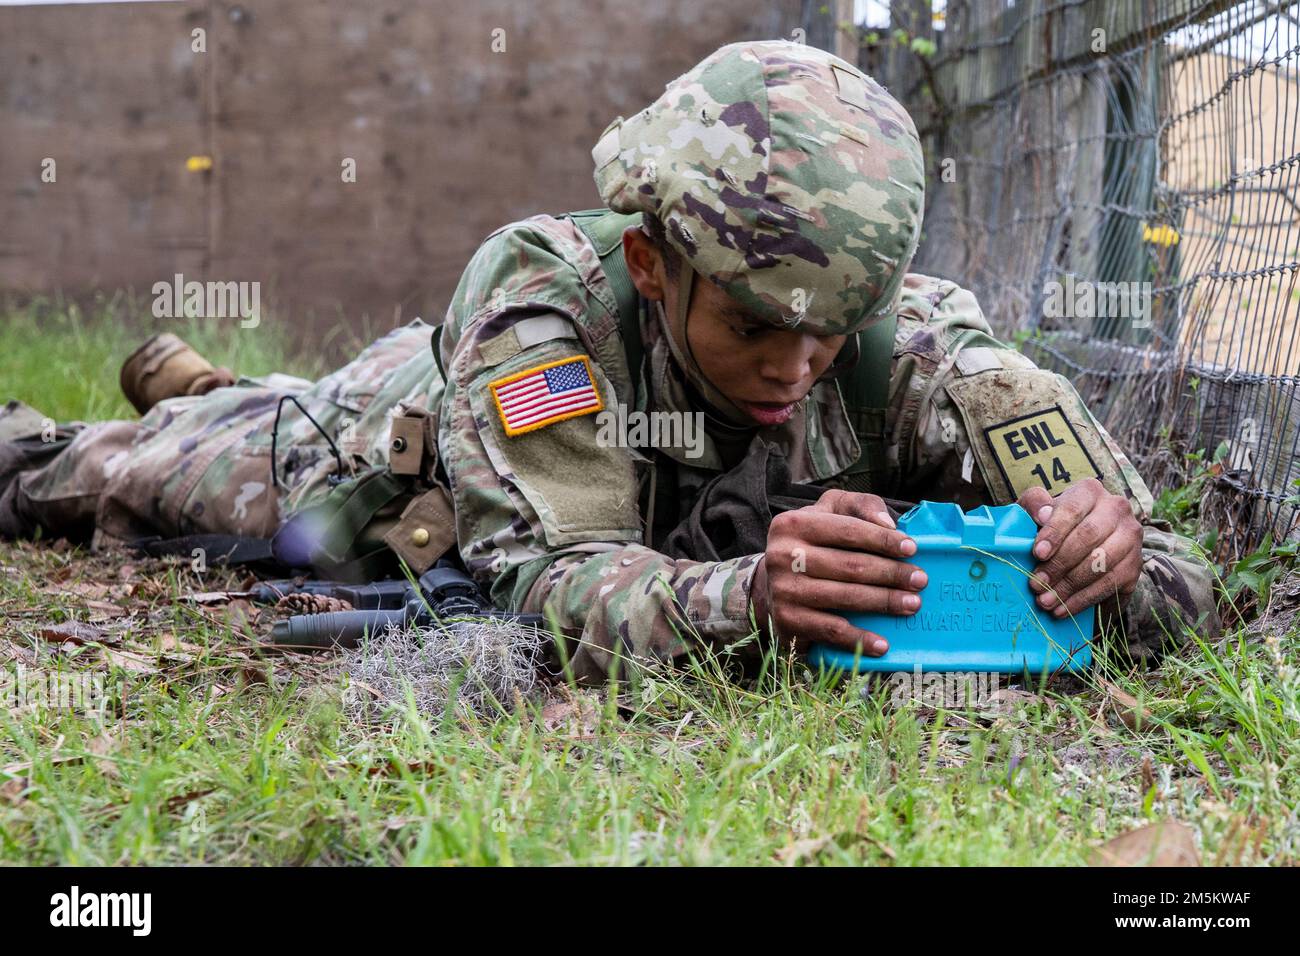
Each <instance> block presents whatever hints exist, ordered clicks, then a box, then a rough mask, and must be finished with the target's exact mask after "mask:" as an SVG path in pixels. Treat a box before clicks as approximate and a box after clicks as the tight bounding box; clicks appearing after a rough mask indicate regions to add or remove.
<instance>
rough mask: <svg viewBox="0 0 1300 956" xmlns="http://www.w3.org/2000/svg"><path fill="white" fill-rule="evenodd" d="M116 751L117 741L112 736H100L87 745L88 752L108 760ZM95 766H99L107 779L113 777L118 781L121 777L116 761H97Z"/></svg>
mask: <svg viewBox="0 0 1300 956" xmlns="http://www.w3.org/2000/svg"><path fill="white" fill-rule="evenodd" d="M116 749H117V739H116V738H115V737H113V735H112V734H100V735H99V736H98V737H96V738H94V739H93V740H91V741H89V742H87V744H86V752H87V753H90V754H93V755H94V756H96V757H104V758H107V757H108V755H109V754H111V753H112V752H113V751H114V750H116ZM95 766H97V767H98V768H99V772H100V773H102V774H103V775H104V776H106V777H112V778H113V779H114V780H116V779H117V778H118V777H120V776H121V773H120V772H119V771H118V769H117V761H115V760H109V759H104V760H97V761H95Z"/></svg>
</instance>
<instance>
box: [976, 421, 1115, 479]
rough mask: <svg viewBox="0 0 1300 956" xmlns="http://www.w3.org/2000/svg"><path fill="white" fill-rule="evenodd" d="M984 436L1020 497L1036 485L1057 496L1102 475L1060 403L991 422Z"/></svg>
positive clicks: (1003, 473)
mask: <svg viewBox="0 0 1300 956" xmlns="http://www.w3.org/2000/svg"><path fill="white" fill-rule="evenodd" d="M984 436H985V438H986V439H987V441H988V444H989V449H990V450H991V452H992V454H993V459H994V461H996V462H997V464H998V469H999V470H1000V471H1001V472H1002V477H1003V479H1004V480H1005V481H1006V483H1007V485H1009V486H1010V487H1011V489H1012V491H1013V492H1014V493H1015V494H1016V496H1017V497H1019V496H1020V495H1022V494H1024V493H1025V492H1026V491H1027V490H1029V489H1030V488H1033V487H1034V486H1036V485H1037V486H1041V487H1042V488H1045V489H1046V490H1047V491H1048V493H1049V494H1052V495H1057V494H1060V493H1061V492H1062V491H1064V490H1065V489H1066V488H1068V487H1069V486H1070V485H1072V484H1074V483H1075V482H1076V481H1082V480H1083V479H1085V478H1100V477H1101V472H1100V471H1098V470H1097V465H1096V463H1094V462H1093V460H1092V456H1091V455H1089V454H1088V450H1087V449H1086V448H1084V447H1083V443H1082V442H1080V441H1079V435H1078V433H1077V432H1076V431H1075V430H1074V426H1073V425H1071V424H1070V422H1069V420H1068V419H1066V417H1065V412H1063V411H1062V410H1061V406H1059V405H1053V406H1052V407H1051V408H1046V409H1043V410H1042V411H1037V412H1031V413H1030V414H1028V415H1021V416H1020V417H1019V418H1012V419H1010V420H1008V421H1005V422H998V423H997V424H995V425H990V426H988V427H987V428H985V429H984Z"/></svg>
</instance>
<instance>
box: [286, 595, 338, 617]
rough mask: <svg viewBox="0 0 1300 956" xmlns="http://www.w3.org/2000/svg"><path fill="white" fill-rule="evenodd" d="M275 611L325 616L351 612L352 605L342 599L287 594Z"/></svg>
mask: <svg viewBox="0 0 1300 956" xmlns="http://www.w3.org/2000/svg"><path fill="white" fill-rule="evenodd" d="M275 609H276V610H277V611H282V612H284V613H286V614H324V613H325V612H326V611H350V610H352V605H351V604H349V603H348V602H347V601H345V600H343V599H342V598H336V597H327V596H326V595H324V594H306V593H297V594H286V595H285V596H284V597H282V598H280V600H279V601H278V602H276V605H275Z"/></svg>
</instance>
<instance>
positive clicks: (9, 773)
mask: <svg viewBox="0 0 1300 956" xmlns="http://www.w3.org/2000/svg"><path fill="white" fill-rule="evenodd" d="M59 742H60V743H62V742H63V738H62V737H60V738H59ZM49 759H50V763H51V764H61V763H81V761H83V760H85V759H86V758H85V757H83V756H82V755H81V754H67V755H65V756H62V757H51V758H49ZM31 769H32V761H30V760H24V761H23V762H22V763H11V764H9V766H7V767H0V774H3V775H4V776H6V777H17V776H19V775H20V774H27V773H30V772H31Z"/></svg>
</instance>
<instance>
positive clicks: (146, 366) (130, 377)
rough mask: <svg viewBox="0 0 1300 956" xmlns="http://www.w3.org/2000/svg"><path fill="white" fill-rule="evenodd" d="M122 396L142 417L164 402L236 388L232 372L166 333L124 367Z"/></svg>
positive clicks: (150, 341)
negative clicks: (215, 365)
mask: <svg viewBox="0 0 1300 956" xmlns="http://www.w3.org/2000/svg"><path fill="white" fill-rule="evenodd" d="M120 381H121V384H122V393H123V394H124V395H126V397H127V400H128V401H130V403H131V404H132V405H134V406H135V410H136V411H138V412H139V413H140V414H141V415H143V414H144V413H145V412H147V411H149V409H151V408H153V407H154V405H156V404H157V403H158V402H160V401H162V400H163V399H164V398H177V397H179V396H181V395H202V394H204V393H205V392H210V391H212V390H213V389H214V388H222V387H224V386H226V385H233V384H235V376H234V374H233V373H231V371H230V369H228V368H213V367H212V363H211V362H209V361H208V360H207V359H205V358H204V357H203V356H202V355H200V354H199V353H198V352H196V351H194V349H192V348H191V347H190V346H189V345H188V344H186V342H185V341H184V340H183V339H181V338H180V337H179V336H176V335H172V333H170V332H163V333H161V334H159V335H155V336H153V337H152V338H150V339H149V340H148V341H147V342H145V343H144V345H142V346H140V347H139V348H138V349H136V350H135V351H134V352H132V353H131V355H130V356H129V357H128V358H127V360H126V361H125V362H123V363H122V376H121V379H120Z"/></svg>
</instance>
